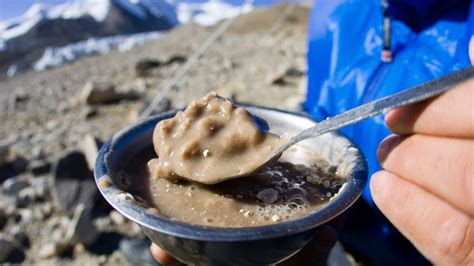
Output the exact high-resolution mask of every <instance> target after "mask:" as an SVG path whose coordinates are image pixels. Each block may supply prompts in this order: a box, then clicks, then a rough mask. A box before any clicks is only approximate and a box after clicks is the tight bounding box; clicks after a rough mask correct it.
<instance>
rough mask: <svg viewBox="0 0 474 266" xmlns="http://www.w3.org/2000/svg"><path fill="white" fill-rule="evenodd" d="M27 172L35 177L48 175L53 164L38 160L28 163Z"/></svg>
mask: <svg viewBox="0 0 474 266" xmlns="http://www.w3.org/2000/svg"><path fill="white" fill-rule="evenodd" d="M26 170H27V171H28V172H31V173H32V174H34V175H42V174H47V173H49V172H50V171H51V163H50V162H49V161H47V160H44V159H36V160H33V161H31V162H29V163H28V166H27V167H26Z"/></svg>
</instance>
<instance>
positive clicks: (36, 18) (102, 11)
mask: <svg viewBox="0 0 474 266" xmlns="http://www.w3.org/2000/svg"><path fill="white" fill-rule="evenodd" d="M109 9H110V0H72V1H69V2H66V3H64V4H59V5H54V6H53V5H48V4H41V3H34V4H33V5H31V7H30V8H29V9H28V11H26V13H25V14H23V15H22V16H20V17H16V18H11V19H8V20H5V21H3V22H0V39H3V40H9V39H11V38H15V37H18V36H20V35H23V34H25V33H26V32H28V31H29V30H30V29H31V28H33V27H34V26H35V25H36V24H37V23H38V22H40V21H42V20H45V19H57V18H62V19H75V18H80V17H83V16H86V15H89V16H91V17H93V18H94V19H95V20H96V21H98V22H101V21H104V19H105V17H106V16H107V13H108V12H109Z"/></svg>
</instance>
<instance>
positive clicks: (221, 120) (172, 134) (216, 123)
mask: <svg viewBox="0 0 474 266" xmlns="http://www.w3.org/2000/svg"><path fill="white" fill-rule="evenodd" d="M281 141H282V140H281V139H280V138H279V137H278V136H276V135H274V134H271V133H268V132H263V131H262V130H260V129H259V128H258V127H257V125H256V124H255V122H254V121H253V119H252V117H251V115H250V114H249V113H248V112H247V111H246V110H245V109H244V108H242V107H237V106H236V105H235V104H233V103H232V102H231V101H230V100H229V99H226V98H222V97H220V96H218V95H217V94H215V93H210V94H208V95H206V96H205V97H203V98H202V99H200V100H197V101H194V102H192V103H191V104H190V105H189V106H188V107H187V108H186V109H185V110H184V111H183V112H178V113H177V114H176V116H175V117H173V118H170V119H166V120H163V121H161V122H159V123H158V124H157V125H156V127H155V131H154V133H153V145H154V147H155V151H156V154H157V155H158V158H157V159H153V160H151V161H150V162H149V168H150V170H151V174H152V176H153V177H156V178H158V177H162V178H166V179H186V180H192V181H196V182H199V183H202V184H216V183H219V182H222V181H224V180H226V179H228V178H229V177H233V176H236V175H242V174H247V173H251V172H252V171H254V170H255V169H256V168H257V167H258V166H260V164H261V162H263V161H265V159H266V158H267V157H268V156H269V155H270V153H271V151H272V150H273V149H274V148H275V147H276V146H277V145H279V143H280V142H281Z"/></svg>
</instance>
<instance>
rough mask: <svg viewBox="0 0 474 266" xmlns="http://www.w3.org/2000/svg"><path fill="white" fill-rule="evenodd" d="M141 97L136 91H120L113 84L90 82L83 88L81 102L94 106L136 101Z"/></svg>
mask: <svg viewBox="0 0 474 266" xmlns="http://www.w3.org/2000/svg"><path fill="white" fill-rule="evenodd" d="M139 97H140V95H138V94H137V93H136V92H135V91H118V90H117V89H116V87H115V85H114V84H112V83H105V82H94V81H89V82H87V83H86V84H85V85H84V87H83V88H82V92H81V95H80V101H81V102H83V103H85V104H91V105H94V104H107V103H115V102H119V101H121V100H136V99H138V98H139Z"/></svg>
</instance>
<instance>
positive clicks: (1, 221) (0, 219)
mask: <svg viewBox="0 0 474 266" xmlns="http://www.w3.org/2000/svg"><path fill="white" fill-rule="evenodd" d="M7 222H8V216H7V213H6V210H5V209H3V208H0V230H2V229H3V227H5V225H6V224H7Z"/></svg>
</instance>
